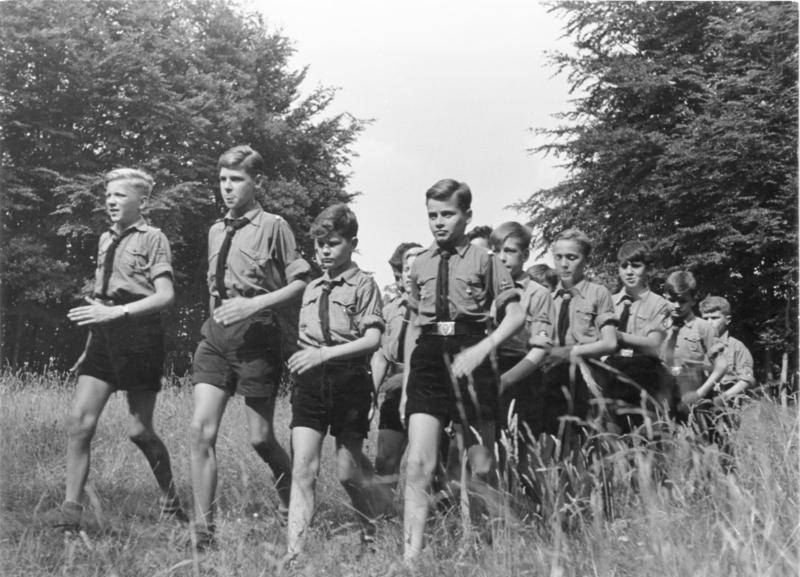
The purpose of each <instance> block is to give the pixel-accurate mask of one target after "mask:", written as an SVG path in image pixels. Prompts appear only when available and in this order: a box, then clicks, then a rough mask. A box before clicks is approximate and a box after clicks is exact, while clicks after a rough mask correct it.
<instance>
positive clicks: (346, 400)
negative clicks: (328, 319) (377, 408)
mask: <svg viewBox="0 0 800 577" xmlns="http://www.w3.org/2000/svg"><path fill="white" fill-rule="evenodd" d="M371 407H372V378H371V377H370V375H369V372H368V370H367V367H366V365H365V364H351V365H348V364H339V363H326V364H324V365H322V366H319V367H316V368H314V369H312V370H310V371H308V372H307V373H304V374H302V375H299V376H298V377H297V378H296V379H295V382H294V387H292V422H291V424H290V427H291V428H295V427H307V428H309V429H314V430H315V431H319V432H321V433H322V434H323V435H324V434H325V433H326V432H327V431H328V428H329V427H330V433H331V435H332V436H334V437H339V436H341V435H345V434H347V435H352V436H355V437H359V438H362V439H366V437H367V434H368V433H369V411H370V408H371Z"/></svg>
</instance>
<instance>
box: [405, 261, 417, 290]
mask: <svg viewBox="0 0 800 577" xmlns="http://www.w3.org/2000/svg"><path fill="white" fill-rule="evenodd" d="M415 260H417V253H411V254H409V255H408V256H407V257H406V258H405V263H404V265H403V288H405V291H406V292H407V293H409V294H410V293H411V265H412V264H414V261H415Z"/></svg>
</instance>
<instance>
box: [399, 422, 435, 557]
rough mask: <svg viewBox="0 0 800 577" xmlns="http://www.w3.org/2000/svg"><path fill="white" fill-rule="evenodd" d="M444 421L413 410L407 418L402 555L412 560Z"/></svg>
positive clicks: (421, 530)
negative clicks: (406, 460) (403, 549)
mask: <svg viewBox="0 0 800 577" xmlns="http://www.w3.org/2000/svg"><path fill="white" fill-rule="evenodd" d="M442 426H443V423H442V422H441V421H440V420H439V419H438V418H436V417H434V416H433V415H428V414H425V413H414V414H413V415H411V416H410V417H409V422H408V462H407V465H406V488H405V509H404V515H403V529H404V533H405V551H404V558H405V559H406V560H407V561H410V560H413V559H415V558H416V557H418V556H419V554H420V553H421V552H422V544H423V541H424V535H425V522H426V521H427V519H428V500H429V499H428V487H429V486H430V483H431V480H432V479H433V474H434V471H435V470H436V463H437V460H438V457H439V441H440V439H441V432H442Z"/></svg>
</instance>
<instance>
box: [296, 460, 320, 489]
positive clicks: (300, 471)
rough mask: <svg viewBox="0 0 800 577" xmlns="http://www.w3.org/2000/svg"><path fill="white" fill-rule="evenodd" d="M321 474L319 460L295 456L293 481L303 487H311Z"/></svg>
mask: <svg viewBox="0 0 800 577" xmlns="http://www.w3.org/2000/svg"><path fill="white" fill-rule="evenodd" d="M318 473H319V458H312V457H300V458H298V457H297V456H295V459H294V461H293V463H292V481H293V482H295V483H297V484H298V485H300V486H303V487H311V486H313V485H314V483H315V481H316V480H317V474H318Z"/></svg>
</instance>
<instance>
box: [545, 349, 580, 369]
mask: <svg viewBox="0 0 800 577" xmlns="http://www.w3.org/2000/svg"><path fill="white" fill-rule="evenodd" d="M572 349H573V347H553V348H552V349H550V352H549V353H548V354H547V356H546V357H545V358H544V360H542V362H541V364H540V365H539V366H540V367H541V369H542V370H543V371H549V370H550V369H552V368H553V367H555V366H556V365H560V364H561V363H565V362H569V361H570V360H571V359H570V357H571V356H572Z"/></svg>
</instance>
